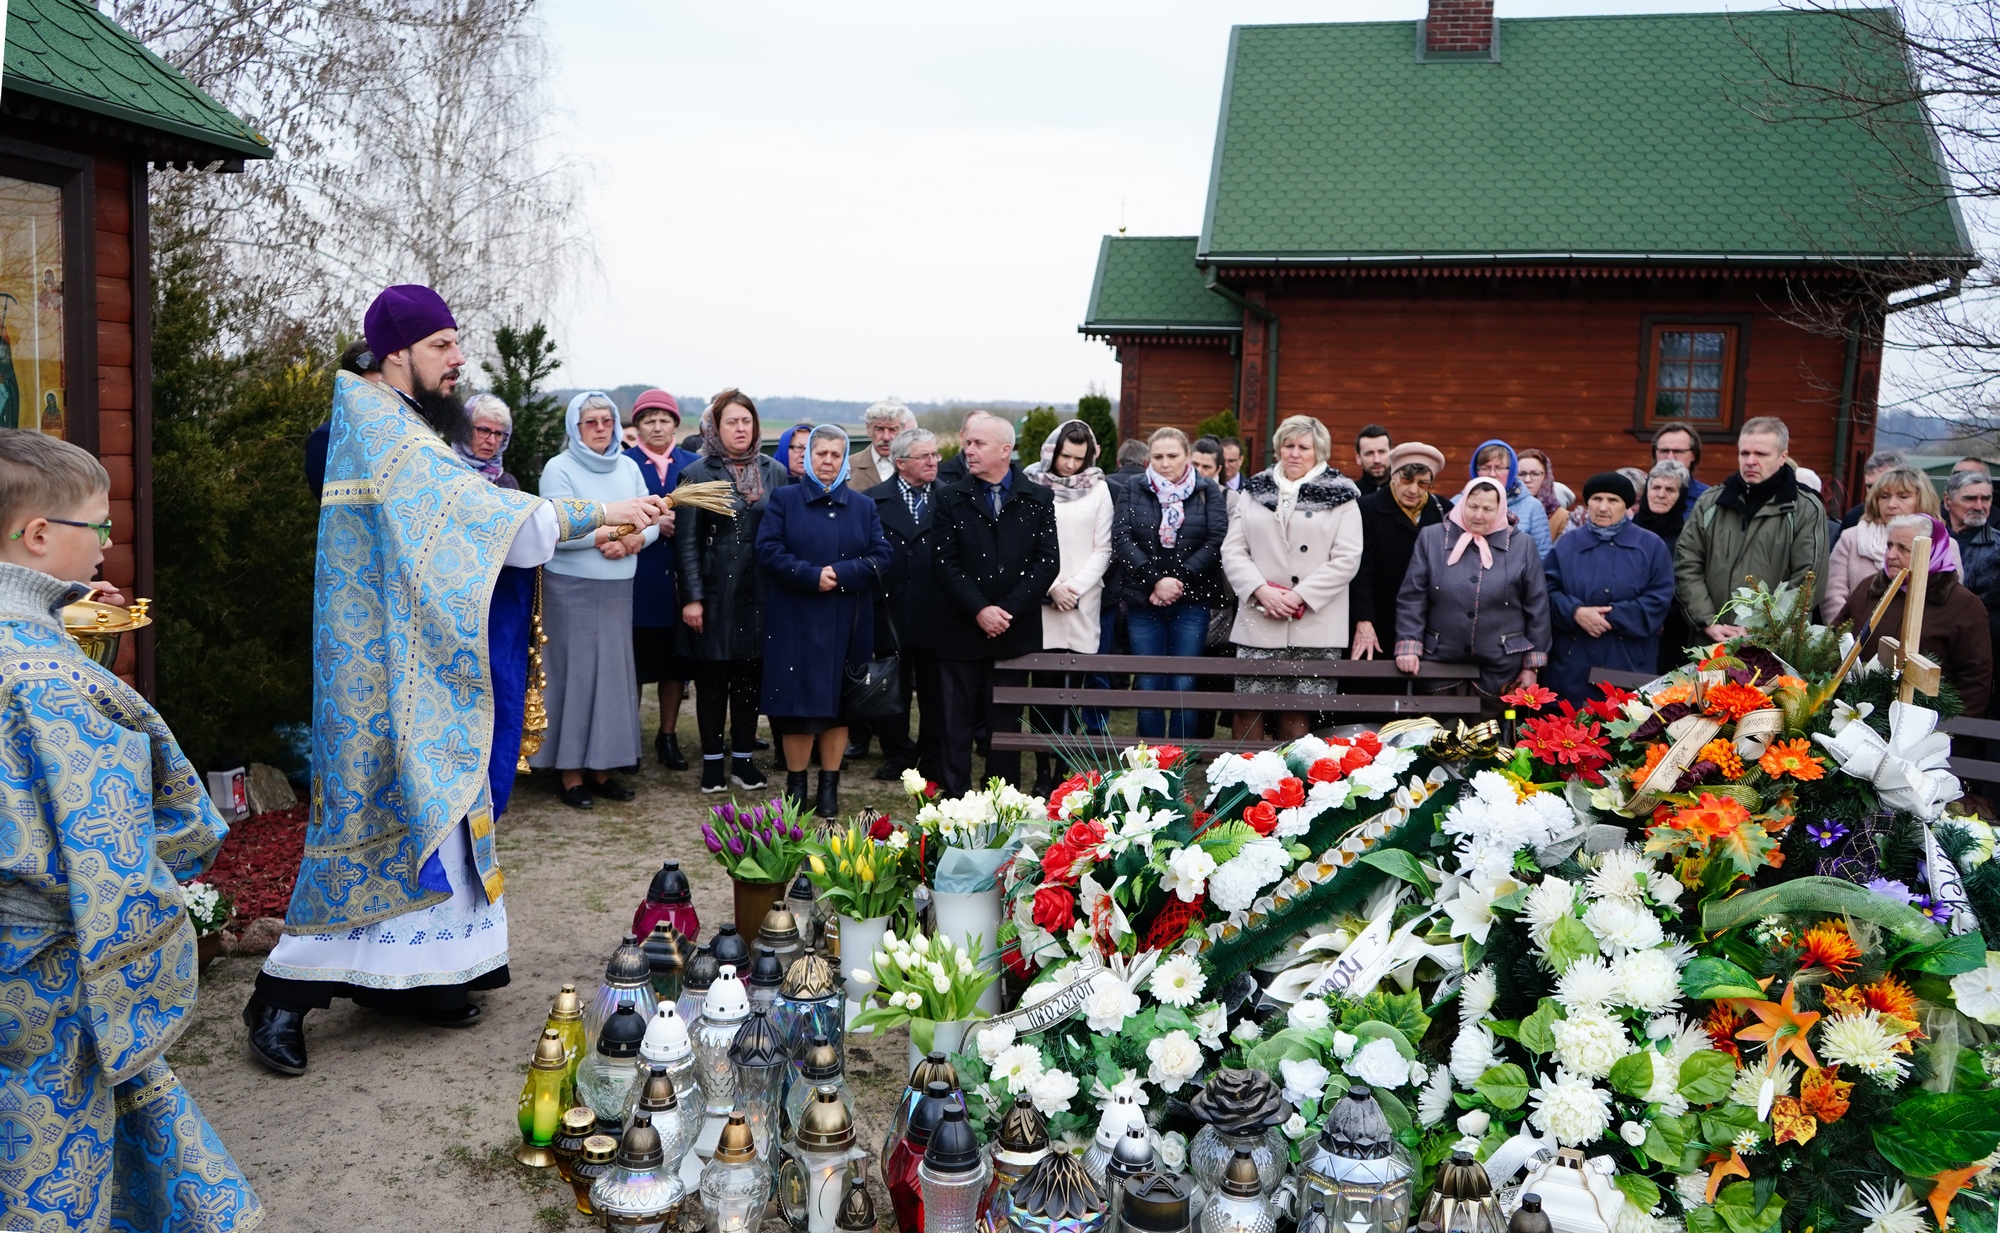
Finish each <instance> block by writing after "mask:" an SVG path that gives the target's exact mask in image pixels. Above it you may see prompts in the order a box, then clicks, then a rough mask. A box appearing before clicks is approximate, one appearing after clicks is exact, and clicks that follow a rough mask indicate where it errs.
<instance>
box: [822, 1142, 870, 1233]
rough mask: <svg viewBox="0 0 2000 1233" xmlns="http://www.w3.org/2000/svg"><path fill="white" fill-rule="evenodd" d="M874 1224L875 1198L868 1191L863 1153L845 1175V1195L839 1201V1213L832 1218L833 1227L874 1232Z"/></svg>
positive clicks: (846, 1232)
mask: <svg viewBox="0 0 2000 1233" xmlns="http://www.w3.org/2000/svg"><path fill="white" fill-rule="evenodd" d="M875 1225H876V1218H875V1198H874V1196H873V1195H871V1194H869V1193H868V1157H867V1156H866V1155H863V1156H860V1157H859V1158H857V1159H856V1160H855V1161H854V1169H853V1172H851V1173H849V1174H848V1175H847V1197H846V1198H844V1199H842V1200H841V1201H840V1215H839V1216H837V1217H835V1218H834V1222H833V1227H834V1228H836V1229H838V1230H840V1233H875Z"/></svg>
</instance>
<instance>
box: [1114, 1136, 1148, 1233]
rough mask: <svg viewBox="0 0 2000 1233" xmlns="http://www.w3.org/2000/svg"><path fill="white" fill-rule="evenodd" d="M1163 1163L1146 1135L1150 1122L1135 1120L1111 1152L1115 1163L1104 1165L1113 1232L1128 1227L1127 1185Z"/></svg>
mask: <svg viewBox="0 0 2000 1233" xmlns="http://www.w3.org/2000/svg"><path fill="white" fill-rule="evenodd" d="M1158 1164H1159V1154H1158V1153H1156V1152H1155V1151H1153V1139H1152V1136H1151V1135H1149V1134H1147V1133H1146V1123H1145V1122H1144V1121H1143V1120H1135V1121H1134V1122H1132V1124H1131V1125H1129V1126H1127V1127H1126V1128H1125V1135H1124V1137H1123V1138H1121V1139H1119V1140H1118V1146H1117V1147H1114V1148H1112V1149H1111V1160H1110V1161H1109V1162H1108V1163H1107V1164H1106V1165H1105V1166H1104V1199H1105V1203H1106V1205H1107V1207H1108V1208H1109V1211H1110V1219H1109V1221H1108V1223H1109V1224H1110V1226H1111V1228H1113V1229H1123V1228H1124V1227H1125V1221H1124V1215H1123V1212H1122V1209H1123V1207H1124V1205H1125V1183H1126V1182H1129V1181H1131V1180H1132V1179H1133V1178H1135V1177H1137V1176H1139V1175H1140V1174H1141V1173H1151V1172H1152V1171H1153V1169H1154V1168H1155V1167H1156V1166H1158Z"/></svg>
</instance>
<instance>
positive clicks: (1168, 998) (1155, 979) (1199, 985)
mask: <svg viewBox="0 0 2000 1233" xmlns="http://www.w3.org/2000/svg"><path fill="white" fill-rule="evenodd" d="M1207 986H1208V977H1206V976H1204V975H1202V971H1201V965H1200V964H1199V963H1196V962H1195V961H1194V956H1192V955H1169V956H1168V957H1167V958H1165V959H1163V960H1161V961H1160V965H1159V966H1158V967H1156V968H1154V969H1153V976H1152V979H1151V980H1149V981H1148V982H1147V985H1146V987H1147V988H1148V989H1151V990H1152V991H1153V996H1154V997H1155V998H1158V999H1159V1000H1160V1001H1162V1002H1164V1003H1166V1004H1167V1005H1168V1006H1177V1007H1180V1008H1182V1009H1185V1008H1187V1007H1189V1006H1192V1005H1194V1004H1195V1000H1196V999H1197V998H1199V997H1201V991H1202V990H1203V989H1204V988H1206V987H1207Z"/></svg>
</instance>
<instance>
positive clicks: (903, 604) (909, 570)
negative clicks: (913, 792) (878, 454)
mask: <svg viewBox="0 0 2000 1233" xmlns="http://www.w3.org/2000/svg"><path fill="white" fill-rule="evenodd" d="M889 456H890V458H891V459H893V460H894V461H895V464H896V478H895V479H893V480H891V481H889V482H888V483H886V484H877V485H876V486H875V487H873V488H871V489H869V491H868V495H869V496H871V497H873V498H874V499H875V513H876V515H877V516H878V517H879V518H880V519H881V521H882V534H884V535H886V536H887V537H888V539H889V549H890V553H891V555H890V557H889V578H888V582H887V590H888V602H887V603H883V604H877V605H876V606H875V645H876V646H892V647H895V648H896V654H897V658H898V659H899V660H900V661H901V665H900V667H901V671H900V672H899V673H898V676H899V678H900V682H899V683H900V684H901V686H902V690H903V713H902V714H901V715H900V716H898V717H896V718H894V719H882V720H876V721H875V722H873V723H871V724H870V725H869V727H870V728H871V729H872V730H873V731H874V733H875V735H876V736H878V737H881V738H882V766H881V769H880V770H877V771H876V772H875V778H877V779H882V780H893V779H897V778H900V777H901V775H902V773H903V771H904V770H906V769H907V768H909V767H913V766H914V767H916V768H917V770H918V771H919V772H920V773H921V774H922V775H923V777H924V778H925V779H929V780H932V781H937V780H939V779H941V778H942V777H943V775H944V769H943V767H942V765H941V764H940V762H939V759H938V750H939V736H938V734H939V732H940V730H941V728H940V724H939V716H940V715H941V714H942V712H943V709H944V707H943V702H942V701H941V699H940V695H939V683H938V658H937V637H938V635H937V623H938V613H940V612H942V611H943V610H944V607H945V602H944V594H943V592H941V591H939V590H938V584H937V573H936V571H935V570H934V569H933V568H932V566H931V540H932V534H931V531H932V528H933V527H935V526H936V525H937V504H936V498H937V495H938V484H937V470H938V444H937V437H936V436H935V435H934V434H932V433H928V432H925V431H924V430H923V429H921V428H910V429H905V430H904V431H903V432H900V433H898V434H896V437H895V438H894V440H892V441H891V442H890V445H889ZM892 623H893V627H892ZM913 689H914V690H915V691H916V695H917V716H918V718H917V739H916V740H915V741H911V740H910V692H911V690H913Z"/></svg>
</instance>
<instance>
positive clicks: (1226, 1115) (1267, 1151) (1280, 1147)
mask: <svg viewBox="0 0 2000 1233" xmlns="http://www.w3.org/2000/svg"><path fill="white" fill-rule="evenodd" d="M1188 1106H1189V1107H1190V1108H1191V1109H1193V1111H1194V1115H1195V1116H1196V1117H1198V1118H1200V1119H1201V1120H1202V1121H1203V1122H1205V1123H1206V1125H1204V1126H1203V1127H1202V1128H1201V1133H1200V1134H1197V1135H1196V1136H1195V1137H1194V1142H1192V1143H1190V1144H1188V1170H1189V1171H1190V1172H1192V1173H1193V1174H1194V1178H1195V1181H1196V1182H1197V1183H1199V1184H1200V1186H1201V1189H1202V1192H1203V1193H1204V1194H1210V1195H1213V1194H1215V1193H1217V1192H1218V1191H1219V1190H1221V1188H1222V1175H1223V1172H1224V1170H1226V1169H1227V1168H1228V1167H1229V1162H1230V1159H1231V1157H1233V1156H1234V1155H1235V1153H1236V1149H1237V1148H1239V1147H1240V1148H1243V1149H1244V1150H1245V1151H1247V1152H1249V1153H1250V1158H1251V1159H1252V1160H1253V1161H1255V1162H1256V1164H1257V1174H1258V1176H1259V1177H1261V1178H1262V1179H1263V1186H1264V1193H1265V1194H1270V1193H1272V1192H1273V1191H1275V1190H1277V1188H1278V1183H1279V1181H1281V1180H1282V1179H1283V1178H1284V1176H1285V1165H1286V1164H1287V1163H1288V1162H1289V1161H1290V1160H1291V1148H1290V1146H1289V1145H1288V1144H1287V1143H1286V1142H1285V1135H1284V1132H1283V1131H1281V1130H1279V1129H1278V1127H1279V1126H1280V1125H1281V1124H1282V1123H1283V1122H1284V1120H1285V1119H1286V1118H1288V1117H1290V1116H1291V1115H1292V1107H1291V1106H1290V1105H1288V1104H1286V1103H1285V1098H1284V1096H1283V1095H1282V1094H1280V1093H1279V1091H1278V1085H1277V1084H1276V1083H1273V1082H1272V1081H1271V1077H1270V1076H1269V1075H1267V1074H1265V1073H1264V1072H1263V1071H1261V1070H1230V1069H1224V1070H1220V1071H1217V1072H1216V1075H1215V1077H1214V1078H1213V1079H1210V1080H1209V1081H1208V1083H1207V1084H1206V1085H1205V1086H1204V1087H1203V1088H1202V1089H1201V1091H1200V1092H1198V1093H1196V1095H1195V1097H1194V1099H1193V1100H1191V1101H1189V1102H1188Z"/></svg>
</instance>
